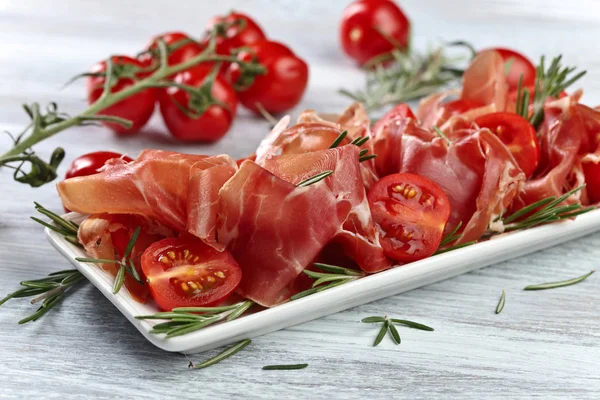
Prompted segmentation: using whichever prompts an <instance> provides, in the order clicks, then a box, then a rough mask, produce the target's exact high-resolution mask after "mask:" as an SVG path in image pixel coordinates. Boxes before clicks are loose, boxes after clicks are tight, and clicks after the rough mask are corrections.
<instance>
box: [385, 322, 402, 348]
mask: <svg viewBox="0 0 600 400" xmlns="http://www.w3.org/2000/svg"><path fill="white" fill-rule="evenodd" d="M388 328H389V331H390V335H391V336H392V339H393V340H394V342H396V344H400V342H401V340H400V334H399V333H398V330H397V329H396V327H395V326H394V324H390V323H388Z"/></svg>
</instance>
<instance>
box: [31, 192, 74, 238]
mask: <svg viewBox="0 0 600 400" xmlns="http://www.w3.org/2000/svg"><path fill="white" fill-rule="evenodd" d="M33 204H34V205H35V210H36V211H37V212H39V213H40V214H42V215H44V216H46V217H48V218H50V221H51V222H50V223H48V222H45V221H42V220H41V219H39V218H36V217H30V218H31V219H32V220H34V221H35V222H37V223H38V224H40V225H43V226H45V227H46V228H48V229H51V230H53V231H54V232H57V233H60V234H61V235H63V237H64V238H65V239H66V240H67V241H69V242H70V243H72V244H74V245H76V246H79V247H83V246H82V245H81V243H79V240H77V230H78V229H79V225H77V224H76V223H75V222H73V221H69V220H66V219H64V218H63V217H61V216H60V215H58V214H56V213H54V212H52V211H50V210H48V209H47V208H46V207H44V206H42V205H41V204H40V203H37V202H34V203H33Z"/></svg>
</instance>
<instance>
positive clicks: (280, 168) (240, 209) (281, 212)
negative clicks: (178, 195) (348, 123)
mask: <svg viewBox="0 0 600 400" xmlns="http://www.w3.org/2000/svg"><path fill="white" fill-rule="evenodd" d="M358 152H359V150H358V148H357V147H356V146H343V147H340V148H336V149H332V150H325V151H320V152H314V153H307V154H303V155H301V156H291V155H290V156H281V157H271V158H270V159H269V161H268V163H269V165H268V166H266V168H262V167H261V166H259V165H258V164H256V163H254V162H252V161H245V162H244V163H243V164H242V166H241V167H240V170H239V171H238V172H237V173H236V174H235V175H234V176H233V177H232V178H231V179H230V180H229V181H228V182H227V183H226V184H225V185H224V186H223V187H222V188H221V190H220V192H219V198H220V210H221V215H220V220H221V223H220V225H219V228H218V237H219V242H220V243H222V244H223V245H225V246H226V247H227V249H228V250H229V251H230V252H231V253H232V255H233V256H234V258H235V259H236V260H237V261H238V262H239V264H240V267H241V268H242V273H243V274H242V282H241V283H240V286H239V287H238V292H239V294H241V295H242V296H244V297H246V298H249V299H251V300H253V301H255V302H257V303H259V304H261V305H263V306H267V307H271V306H274V305H276V304H279V303H281V302H283V301H285V300H287V299H288V298H289V297H290V296H291V295H292V294H293V292H292V287H293V285H294V281H295V280H296V278H297V277H298V275H299V274H300V273H301V272H302V271H303V270H304V269H305V268H306V267H307V266H308V265H309V264H310V262H311V261H312V260H313V259H314V258H315V257H316V256H317V254H319V252H320V251H321V250H322V249H323V247H325V245H326V244H327V243H328V242H329V241H331V240H332V239H333V238H334V236H335V235H336V233H337V232H339V231H340V230H341V229H342V226H343V224H344V222H345V221H346V220H347V219H348V216H349V214H350V213H351V212H352V210H353V209H354V208H355V207H357V206H359V205H360V204H361V203H362V202H363V201H364V198H365V195H364V189H363V188H362V187H359V188H357V189H354V188H356V182H357V181H359V180H360V175H359V167H358ZM316 153H318V154H316ZM282 157H283V159H282V160H281V163H279V162H277V160H278V159H280V158H282ZM289 157H295V158H296V159H297V160H298V157H303V158H302V159H303V160H305V161H304V164H305V165H307V166H308V167H307V168H305V169H304V170H301V169H299V168H300V167H298V166H297V164H298V162H296V163H294V164H292V163H291V162H290V160H289ZM304 157H309V158H308V159H306V158H304ZM279 164H281V165H279ZM269 169H270V170H269ZM328 169H331V170H333V171H334V173H333V174H332V175H331V176H330V177H328V178H326V179H324V180H322V181H320V182H318V183H315V184H313V185H310V186H307V187H298V186H297V183H299V182H300V181H302V180H303V179H306V178H308V177H309V176H312V175H314V173H316V172H322V171H324V170H328ZM274 172H275V173H274ZM277 173H279V174H280V175H282V176H285V177H286V178H287V179H282V178H280V177H278V176H277V175H276V174H277ZM346 184H350V185H351V187H350V188H348V187H345V188H343V189H341V188H342V187H344V186H345V185H346ZM358 189H360V190H358Z"/></svg>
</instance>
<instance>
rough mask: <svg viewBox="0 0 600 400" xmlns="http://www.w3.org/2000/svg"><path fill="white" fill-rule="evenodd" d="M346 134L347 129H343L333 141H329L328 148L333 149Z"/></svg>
mask: <svg viewBox="0 0 600 400" xmlns="http://www.w3.org/2000/svg"><path fill="white" fill-rule="evenodd" d="M347 135H348V131H343V132H342V133H340V135H339V136H338V137H337V138H335V140H334V141H333V143H331V146H329V148H330V149H335V148H336V147H338V146H339V145H340V143H342V141H343V140H344V139H345V138H346V136H347Z"/></svg>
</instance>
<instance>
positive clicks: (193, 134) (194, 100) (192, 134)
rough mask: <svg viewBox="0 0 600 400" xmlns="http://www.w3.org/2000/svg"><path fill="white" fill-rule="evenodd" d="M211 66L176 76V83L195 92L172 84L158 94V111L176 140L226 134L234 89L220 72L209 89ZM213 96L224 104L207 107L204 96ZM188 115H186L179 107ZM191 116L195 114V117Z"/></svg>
mask: <svg viewBox="0 0 600 400" xmlns="http://www.w3.org/2000/svg"><path fill="white" fill-rule="evenodd" d="M210 74H211V69H210V68H207V67H204V66H202V65H200V66H198V67H194V68H192V69H189V70H187V71H184V72H182V73H180V74H178V75H177V77H176V78H175V82H177V83H179V84H182V85H186V86H190V87H194V88H198V93H197V95H191V94H190V93H188V92H187V91H186V90H183V89H181V88H178V87H174V86H171V87H169V88H168V89H166V90H165V91H164V92H163V93H162V95H161V96H160V99H159V102H160V112H161V114H162V117H163V120H164V121H165V125H167V128H168V129H169V132H171V134H172V135H173V136H175V137H176V138H177V139H179V140H183V141H201V142H214V141H216V140H219V139H220V138H222V137H223V135H225V133H227V131H228V130H229V128H230V127H231V123H232V122H233V119H234V117H235V114H236V110H237V97H236V94H235V90H233V88H232V87H231V85H230V84H229V83H228V82H227V81H226V80H225V78H223V77H222V76H220V75H217V76H216V77H215V79H214V82H213V84H212V89H210V90H209V89H208V87H209V86H208V85H210V82H209V81H208V78H209V76H210ZM209 93H210V96H212V97H213V99H214V100H216V101H217V102H220V103H222V104H223V105H216V104H213V105H210V106H209V107H208V108H206V109H204V108H205V106H206V101H207V100H208V99H207V97H208V96H209ZM181 108H183V109H185V110H186V111H187V112H188V113H190V115H186V113H185V112H183V111H182V109H181ZM194 116H197V117H196V118H194Z"/></svg>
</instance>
